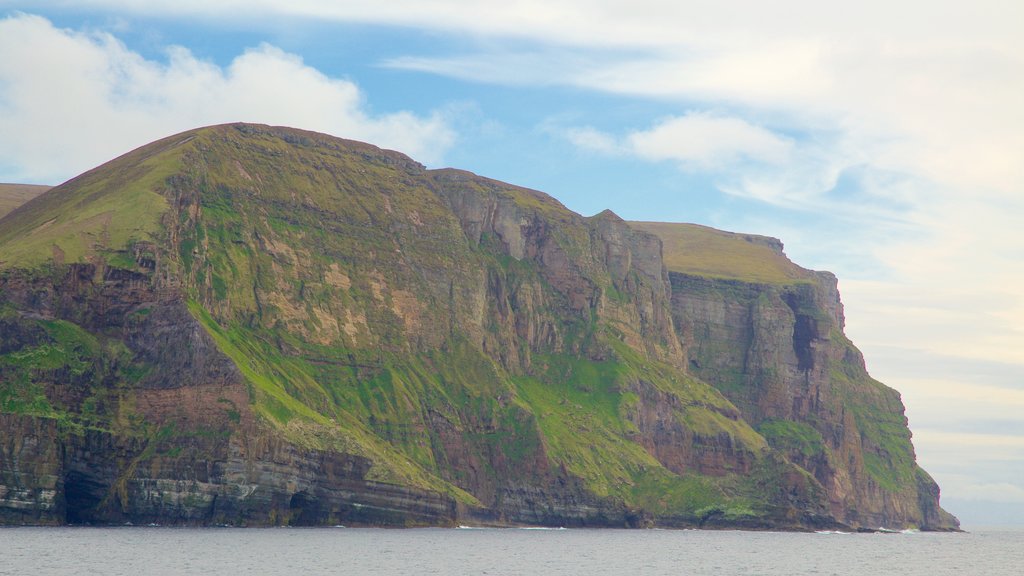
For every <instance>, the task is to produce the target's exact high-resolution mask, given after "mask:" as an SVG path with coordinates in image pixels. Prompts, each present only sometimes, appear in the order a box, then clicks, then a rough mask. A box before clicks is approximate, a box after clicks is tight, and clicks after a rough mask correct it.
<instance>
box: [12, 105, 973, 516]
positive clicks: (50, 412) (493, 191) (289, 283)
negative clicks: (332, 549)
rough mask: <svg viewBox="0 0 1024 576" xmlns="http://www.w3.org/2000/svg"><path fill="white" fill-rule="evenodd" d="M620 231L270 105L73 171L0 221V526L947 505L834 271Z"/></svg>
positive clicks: (824, 511)
mask: <svg viewBox="0 0 1024 576" xmlns="http://www.w3.org/2000/svg"><path fill="white" fill-rule="evenodd" d="M670 226H672V225H670ZM678 226H682V225H678ZM643 228H644V227H643V226H640V225H634V224H631V223H627V222H624V221H622V220H621V219H620V218H618V217H617V216H615V215H614V214H612V213H610V212H604V213H601V214H598V215H596V216H594V217H591V218H584V217H582V216H579V215H577V214H575V213H572V212H571V211H569V210H567V209H565V208H564V207H563V206H561V205H560V204H559V203H558V202H557V201H555V200H553V199H552V198H550V197H548V196H546V195H544V194H541V193H539V192H535V191H531V190H526V189H522V188H517V187H515V186H510V185H507V184H503V183H500V182H495V181H492V180H487V179H485V178H480V177H478V176H475V175H472V174H469V173H466V172H460V171H456V170H437V171H428V170H425V169H423V167H422V166H420V165H419V164H417V163H415V162H413V161H412V160H410V159H409V158H407V157H405V156H403V155H401V154H398V153H396V152H390V151H383V150H380V149H377V148H374V147H372V146H369V145H366V144H361V143H357V142H350V141H344V140H339V139H335V138H330V137H326V136H323V135H318V134H313V133H308V132H301V131H297V130H291V129H285V128H270V127H265V126H253V125H226V126H216V127H211V128H205V129H200V130H196V131H192V132H188V133H185V134H181V135H177V136H174V137H171V138H168V139H165V140H162V141H159V142H156V143H153V144H151V145H149V146H146V147H143V148H141V149H139V150H136V151H134V152H132V153H130V154H127V155H125V156H123V157H121V158H119V159H117V160H114V161H112V162H111V163H108V164H106V165H104V166H101V167H99V168H97V169H95V170H93V171H91V172H88V173H86V174H83V175H82V176H80V177H79V178H76V179H74V180H72V181H70V182H68V183H66V184H64V185H62V186H59V187H57V188H55V189H53V190H51V191H49V192H47V193H45V194H43V195H41V196H39V197H38V198H36V199H35V200H32V201H30V202H28V203H26V204H25V205H23V206H21V207H20V208H18V209H16V210H15V211H14V212H12V213H11V214H9V215H8V216H7V217H5V218H3V219H2V220H0V430H2V431H3V436H2V437H3V442H2V443H0V523H36V524H47V523H49V524H60V523H73V524H81V523H122V522H133V523H140V522H142V523H150V522H156V523H162V524H234V525H262V524H292V525H329V524H337V523H343V524H368V525H451V524H454V523H458V522H478V523H493V524H547V525H574V526H579V525H586V526H650V525H663V526H739V527H757V528H784V529H806V528H812V527H826V526H849V527H864V526H867V527H878V526H882V525H884V526H887V527H907V526H918V527H921V528H928V529H951V528H955V526H956V522H955V519H953V518H952V517H951V516H948V515H947V514H946V513H945V512H943V511H942V510H941V509H940V508H939V507H938V489H937V487H936V486H935V484H934V482H932V481H931V479H930V478H928V476H927V475H926V474H925V473H924V472H923V471H921V470H920V469H919V468H917V466H916V464H915V463H914V455H913V448H912V446H911V444H910V436H909V431H908V430H907V428H906V420H905V419H904V418H903V415H902V405H901V404H900V401H899V396H898V394H896V393H895V392H894V391H892V390H890V389H888V388H885V387H884V386H882V385H881V384H879V383H877V382H875V381H873V380H871V379H870V378H869V377H868V376H867V374H866V372H864V368H863V362H862V360H861V358H860V356H859V353H858V352H857V351H856V349H855V348H853V346H852V344H850V343H849V342H848V341H847V340H846V339H845V337H844V336H843V335H842V311H841V305H840V304H839V299H838V293H837V292H836V289H835V280H834V278H831V277H830V276H828V275H825V274H823V273H810V272H808V271H803V270H802V269H799V268H797V267H795V266H793V265H792V264H791V263H789V264H786V263H788V260H786V259H785V257H784V255H781V245H778V246H775V245H774V244H772V243H771V242H769V241H759V242H760V243H753V244H751V245H755V244H756V246H757V247H759V248H763V249H765V250H767V251H768V253H770V254H771V255H773V256H771V257H770V258H769V260H770V259H771V258H776V257H778V258H781V260H778V262H783V265H782V268H783V269H784V272H785V273H786V274H789V275H790V276H793V278H789V276H786V278H787V280H786V281H785V282H774V283H772V282H762V281H761V274H763V273H765V272H763V271H761V272H758V273H755V274H750V275H748V277H740V278H722V277H720V276H716V275H714V274H709V273H707V272H706V271H703V270H698V271H696V272H695V269H694V268H693V267H692V266H691V267H689V268H688V267H687V265H686V264H685V258H683V259H682V262H683V264H679V262H680V258H679V254H676V253H675V252H673V251H672V250H670V249H669V248H670V242H669V240H671V239H672V234H668V235H667V236H666V234H665V233H664V230H660V229H655V230H645V229H643ZM673 230H674V229H673ZM686 230H690V231H692V230H691V229H689V228H687V229H686ZM666 237H667V238H668V240H665V238H666ZM663 240H665V242H666V244H665V246H666V249H665V251H664V258H663V249H662V245H663ZM718 240H721V238H718ZM776 243H777V241H776ZM719 244H721V242H719ZM721 245H723V246H725V245H728V246H732V245H731V244H729V243H728V242H726V243H725V244H721ZM716 246H717V245H716ZM741 247H743V246H741ZM744 248H745V247H744ZM741 252H742V253H743V254H746V257H749V256H750V255H749V254H747V252H744V251H742V250H741ZM754 252H756V250H755V251H754ZM683 253H684V254H688V253H689V252H687V251H686V250H683ZM670 256H672V258H670ZM755 259H756V258H755ZM762 260H763V259H762ZM666 262H667V263H668V264H669V265H668V266H666ZM786 266H789V267H791V268H787V267H786ZM740 268H742V267H740ZM741 271H742V270H741ZM771 272H772V271H771V270H769V271H768V272H767V273H769V275H770V273H771ZM776 272H777V270H776ZM783 276H785V274H783Z"/></svg>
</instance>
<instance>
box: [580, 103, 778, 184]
mask: <svg viewBox="0 0 1024 576" xmlns="http://www.w3.org/2000/svg"><path fill="white" fill-rule="evenodd" d="M563 135H564V136H565V137H566V138H567V139H568V140H569V141H570V142H572V143H573V144H574V145H576V146H578V147H580V148H582V149H585V150H591V151H595V152H599V153H603V154H627V155H631V156H636V157H638V158H642V159H645V160H651V161H664V160H669V161H674V162H677V163H679V165H680V166H681V167H683V168H684V169H699V170H712V171H716V170H721V169H723V168H726V167H730V166H731V165H735V164H737V163H740V162H748V161H755V162H761V163H772V164H779V163H782V162H785V161H786V160H787V158H788V157H789V155H790V153H791V152H792V149H793V142H792V141H791V140H790V139H788V138H785V137H783V136H779V135H776V134H774V133H773V132H771V131H770V130H767V129H765V128H762V127H760V126H756V125H754V124H751V123H749V122H747V121H745V120H742V119H740V118H735V117H728V116H719V115H714V114H710V113H707V112H689V113H687V114H685V115H683V116H673V117H671V118H665V119H662V120H661V121H659V122H658V123H656V124H655V125H654V126H653V127H651V128H649V129H647V130H637V131H634V132H631V133H629V134H628V135H626V136H624V137H620V138H617V137H615V136H613V135H611V134H608V133H605V132H602V131H600V130H597V129H595V128H593V127H589V126H586V127H574V128H569V129H566V130H564V131H563Z"/></svg>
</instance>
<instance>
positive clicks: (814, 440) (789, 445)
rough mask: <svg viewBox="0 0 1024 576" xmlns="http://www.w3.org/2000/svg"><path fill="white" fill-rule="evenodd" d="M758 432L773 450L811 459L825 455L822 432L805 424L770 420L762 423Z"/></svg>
mask: <svg viewBox="0 0 1024 576" xmlns="http://www.w3.org/2000/svg"><path fill="white" fill-rule="evenodd" d="M757 431H758V432H760V433H761V435H762V436H764V438H765V439H766V440H767V441H768V444H770V445H771V446H772V448H776V449H778V450H781V451H783V452H789V453H797V454H803V455H804V456H807V457H811V456H817V455H819V454H823V453H825V441H824V439H823V438H822V437H821V432H818V431H817V430H815V429H814V428H813V427H811V425H809V424H807V423H805V422H794V421H792V420H781V419H769V420H765V421H764V422H762V423H761V424H760V425H759V426H758V427H757Z"/></svg>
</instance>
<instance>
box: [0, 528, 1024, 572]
mask: <svg viewBox="0 0 1024 576" xmlns="http://www.w3.org/2000/svg"><path fill="white" fill-rule="evenodd" d="M0 574H3V575H8V574H10V575H18V576H22V575H64V574H68V575H71V574H74V575H87V574H103V575H108V576H109V575H122V574H124V575H129V574H130V575H132V576H135V575H140V574H149V575H165V574H166V575H171V574H173V575H178V574H204V575H207V574H231V575H235V574H275V575H277V574H280V575H286V576H305V575H317V574H332V575H340V574H356V575H365V576H372V575H417V576H420V575H429V574H445V575H459V576H461V575H465V574H486V575H513V574H515V575H518V574H531V575H532V574H578V575H585V576H600V575H604V574H615V575H621V574H629V575H633V574H637V575H660V574H665V575H668V574H671V575H673V576H700V575H705V574H706V575H715V576H723V575H726V576H727V575H741V574H743V575H745V574H756V575H775V574H778V575H786V576H796V575H832V574H835V575H847V574H849V575H871V576H880V575H888V574H893V575H911V576H912V575H922V576H943V575H947V574H956V575H986V576H993V575H995V576H999V575H1004V574H1005V575H1014V576H1018V575H1020V574H1024V531H1021V530H995V529H992V530H977V531H973V532H970V533H965V534H935V533H908V534H817V533H812V534H798V533H774V532H740V531H696V530H531V529H414V530H385V529H354V528H310V529H304V528H266V529H232V528H222V529H218V528H206V529H192V528H156V527H154V528H142V527H125V528H5V529H0Z"/></svg>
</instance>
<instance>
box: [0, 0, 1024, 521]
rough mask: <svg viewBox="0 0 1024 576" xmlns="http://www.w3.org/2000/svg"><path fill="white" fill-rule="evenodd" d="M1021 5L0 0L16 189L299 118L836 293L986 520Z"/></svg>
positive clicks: (1013, 440)
mask: <svg viewBox="0 0 1024 576" xmlns="http://www.w3.org/2000/svg"><path fill="white" fill-rule="evenodd" d="M1022 23H1024V3H1021V2H1016V1H1015V0H928V1H923V0H902V1H900V2H892V1H891V0H887V1H878V0H864V1H862V2H854V3H850V2H848V3H833V2H821V1H820V0H778V1H776V2H763V1H757V0H750V1H735V0H731V1H730V0H719V1H710V0H601V1H599V0H589V1H583V0H519V1H510V0H503V1H501V2H492V1H479V0H478V1H469V0H389V1H388V2H366V1H365V0H358V1H348V0H335V1H317V0H286V1H277V0H245V1H241V0H223V1H217V0H202V1H199V0H148V1H146V2H136V1H130V0H75V1H71V0H34V1H10V0H0V182H21V183H40V184H58V183H60V182H63V181H65V180H67V179H69V178H72V177H74V176H75V175H77V174H79V173H81V172H83V171H85V170H87V169H89V168H92V167H94V166H96V165H98V164H100V163H102V162H105V161H107V160H109V159H111V158H114V157H116V156H118V155H120V154H122V153H124V152H127V151H129V150H131V149H133V148H135V147H138V146H141V145H143V144H146V143H148V142H150V141H152V140H155V139H157V138H160V137H163V136H167V135H170V134H173V133H176V132H180V131H184V130H188V129H191V128H195V127H198V126H202V125H209V124H217V123H223V122H234V121H246V122H260V123H267V124H279V125H289V126H294V127H299V128H304V129H309V130H315V131H318V132H325V133H328V134H332V135H336V136H341V137H345V138H352V139H356V140H363V141H367V142H371V143H373V144H376V145H378V146H381V147H385V148H392V149H396V150H400V151H402V152H405V153H406V154H408V155H410V156H411V157H413V158H414V159H416V160H418V161H420V162H422V163H424V164H425V165H427V166H428V167H430V168H438V167H444V166H453V167H458V168H463V169H467V170H471V171H473V172H476V173H478V174H481V175H484V176H488V177H492V178H496V179H499V180H504V181H507V182H511V183H514V184H519V185H522V186H528V187H531V188H536V189H539V190H542V191H545V192H547V193H549V194H551V195H552V196H554V197H555V198H557V199H558V200H560V201H561V202H562V203H564V204H565V205H566V206H567V207H569V208H570V209H572V210H575V211H577V212H579V213H581V214H584V215H591V214H595V213H597V212H599V211H601V210H603V209H605V208H610V209H611V210H613V211H614V212H615V213H617V214H619V215H620V216H622V217H623V218H626V219H631V220H656V221H671V222H695V223H699V224H705V225H708V226H713V227H716V228H722V229H726V230H733V231H742V232H748V233H757V234H764V235H768V236H773V237H777V238H780V239H781V240H782V241H783V242H784V243H785V245H786V252H787V254H788V255H789V256H790V257H791V258H792V259H793V260H794V261H796V262H797V263H798V264H801V265H802V266H804V267H808V268H813V269H821V270H830V271H832V272H834V273H836V274H837V275H838V276H839V278H840V291H841V292H842V296H843V300H844V303H845V306H846V317H847V326H846V331H847V334H848V335H849V336H850V337H851V338H852V339H853V341H854V342H855V343H856V344H857V345H858V347H859V348H860V349H861V350H862V351H863V352H864V353H865V356H866V359H867V363H868V369H869V371H870V372H871V373H872V375H873V376H875V377H876V378H878V379H879V380H882V381H883V382H885V383H886V384H888V385H890V386H892V387H893V388H896V389H897V390H899V391H900V392H901V393H902V395H903V400H904V403H905V404H906V406H907V415H908V417H909V419H910V426H911V429H912V431H913V433H914V444H915V446H916V449H917V454H918V461H919V463H921V465H922V466H923V467H924V468H925V469H926V470H928V471H929V472H930V473H931V474H932V475H933V476H934V477H935V478H936V480H937V481H938V482H939V484H940V486H941V487H942V490H943V492H942V494H943V497H942V502H943V505H944V506H945V507H946V508H947V509H949V510H950V511H952V512H953V513H954V514H957V515H958V516H959V517H960V518H961V520H962V521H963V522H964V526H965V527H967V528H970V527H971V526H972V525H973V526H978V525H987V524H1024V290H1022V286H1024V234H1021V230H1022V229H1024V105H1022V102H1024V24H1022Z"/></svg>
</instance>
